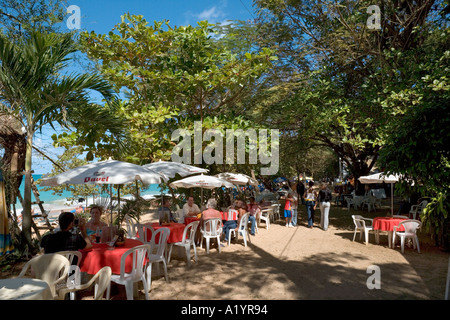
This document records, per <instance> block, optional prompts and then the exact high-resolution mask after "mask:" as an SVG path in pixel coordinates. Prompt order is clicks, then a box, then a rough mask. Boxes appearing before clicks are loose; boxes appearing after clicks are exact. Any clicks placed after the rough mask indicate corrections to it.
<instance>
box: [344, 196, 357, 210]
mask: <svg viewBox="0 0 450 320" xmlns="http://www.w3.org/2000/svg"><path fill="white" fill-rule="evenodd" d="M345 202H347V210H348V211H350V207H351V206H353V208H354V209H355V210H356V206H355V202H354V201H353V198H352V197H345Z"/></svg>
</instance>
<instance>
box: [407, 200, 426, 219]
mask: <svg viewBox="0 0 450 320" xmlns="http://www.w3.org/2000/svg"><path fill="white" fill-rule="evenodd" d="M427 204H428V201H427V200H423V201H422V202H421V203H419V204H415V205H412V206H411V209H410V210H409V218H410V219H414V220H418V219H419V218H420V215H421V214H422V211H423V209H425V207H426V206H427Z"/></svg>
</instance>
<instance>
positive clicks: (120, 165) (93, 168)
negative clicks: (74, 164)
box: [40, 160, 169, 224]
mask: <svg viewBox="0 0 450 320" xmlns="http://www.w3.org/2000/svg"><path fill="white" fill-rule="evenodd" d="M168 180H169V179H168V177H167V176H165V175H164V174H162V173H158V172H155V171H153V170H151V169H148V168H144V167H143V166H140V165H137V164H133V163H129V162H124V161H118V160H106V161H99V162H95V163H89V164H86V165H84V166H81V167H78V168H74V169H71V170H68V171H66V172H63V173H60V174H58V175H56V176H53V177H46V178H43V179H42V182H41V183H40V186H41V187H43V186H48V187H53V186H59V185H63V184H80V185H83V184H89V185H93V184H94V185H103V184H104V185H110V186H112V185H113V184H116V185H119V186H120V185H122V184H127V183H132V182H136V181H141V182H142V183H143V184H145V185H148V184H159V183H161V182H163V181H164V182H167V181H168ZM119 198H120V197H119ZM119 203H120V199H119ZM111 207H112V201H111ZM111 209H112V208H111ZM111 224H112V210H111Z"/></svg>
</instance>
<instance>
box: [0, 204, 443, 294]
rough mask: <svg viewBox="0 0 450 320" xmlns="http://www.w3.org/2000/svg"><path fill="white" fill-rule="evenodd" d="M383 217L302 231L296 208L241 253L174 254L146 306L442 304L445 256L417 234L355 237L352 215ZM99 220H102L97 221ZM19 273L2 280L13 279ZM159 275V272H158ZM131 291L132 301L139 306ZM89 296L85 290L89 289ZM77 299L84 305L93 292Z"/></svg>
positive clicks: (236, 245)
mask: <svg viewBox="0 0 450 320" xmlns="http://www.w3.org/2000/svg"><path fill="white" fill-rule="evenodd" d="M386 204H387V205H385V206H384V210H378V211H376V212H371V213H368V212H367V211H355V210H350V212H349V211H347V208H343V207H336V206H334V205H332V208H331V212H330V226H329V228H328V230H327V231H323V230H322V229H321V228H320V227H319V222H320V214H319V211H318V210H316V219H315V226H314V228H313V229H309V228H307V223H306V213H305V210H304V208H303V207H302V208H300V214H299V221H298V224H299V225H298V226H296V227H292V228H288V227H286V226H285V223H284V221H283V220H281V219H280V220H278V221H274V222H273V223H272V224H271V225H270V229H269V230H266V228H265V225H264V223H261V224H260V226H259V229H258V233H257V234H256V235H255V236H251V238H250V240H251V242H250V243H248V246H247V247H245V246H244V243H243V239H242V237H240V238H239V239H238V241H237V242H236V241H232V242H231V245H230V246H228V245H225V247H222V248H221V252H220V253H219V252H218V250H217V246H216V245H215V243H214V242H212V245H211V250H210V253H209V254H206V252H205V247H203V249H200V248H198V250H197V251H198V261H197V262H194V261H192V264H191V267H187V264H186V258H185V255H184V253H183V252H182V251H181V250H179V249H177V248H175V247H174V250H173V252H172V259H171V260H170V263H169V265H168V272H169V282H166V281H165V279H164V277H163V276H162V274H159V273H157V272H156V270H157V268H153V269H154V270H155V271H154V273H153V276H152V290H151V292H150V299H151V300H442V299H444V294H445V282H446V277H447V268H448V263H449V253H448V252H443V251H441V250H440V249H439V248H438V247H436V246H435V245H434V241H433V240H432V239H431V238H430V237H429V235H428V234H427V233H426V232H425V231H424V230H422V231H420V232H419V240H420V250H421V253H418V252H417V250H414V249H413V248H412V247H409V246H406V247H405V252H404V253H401V250H400V246H399V244H397V245H396V247H395V248H389V247H388V243H387V234H381V236H380V243H379V244H376V243H375V237H374V234H373V233H370V235H369V244H368V245H366V244H364V242H363V240H360V239H359V234H357V235H356V239H355V241H352V239H353V234H354V231H353V230H354V226H353V221H352V218H351V215H352V214H362V215H364V216H366V217H372V218H373V217H375V216H384V215H386V213H387V212H388V208H389V205H388V201H386ZM104 218H105V216H104ZM140 221H141V223H147V222H156V221H157V218H156V215H155V209H152V210H150V211H147V213H145V214H143V215H142V216H141V219H140ZM374 268H375V269H376V268H378V270H379V276H380V287H379V288H371V287H373V281H372V280H371V276H373V275H374V271H373V270H375V269H374ZM20 269H21V265H16V266H13V267H12V268H11V270H10V271H9V272H8V273H2V277H11V276H13V275H17V274H18V273H19V272H20ZM160 270H162V267H161V268H160ZM140 289H141V290H140V291H138V295H137V296H136V298H135V299H139V300H144V299H145V297H144V293H143V291H142V288H140ZM92 290H93V289H92ZM92 290H87V291H84V292H83V293H81V294H80V295H79V296H78V297H79V299H82V300H92V298H93V291H92ZM111 299H112V300H124V299H126V295H125V289H124V287H123V286H119V285H116V284H112V287H111Z"/></svg>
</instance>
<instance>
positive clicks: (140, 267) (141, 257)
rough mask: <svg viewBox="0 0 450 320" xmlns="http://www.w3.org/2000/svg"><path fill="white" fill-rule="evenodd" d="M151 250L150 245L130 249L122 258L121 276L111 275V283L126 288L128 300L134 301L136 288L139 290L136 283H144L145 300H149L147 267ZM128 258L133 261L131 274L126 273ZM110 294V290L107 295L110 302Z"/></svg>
mask: <svg viewBox="0 0 450 320" xmlns="http://www.w3.org/2000/svg"><path fill="white" fill-rule="evenodd" d="M150 250H151V248H150V245H149V244H143V245H140V246H136V247H133V248H130V249H128V250H127V251H126V252H125V253H124V254H122V257H121V258H120V275H116V274H113V275H111V281H113V282H115V283H117V284H120V285H124V286H125V291H126V294H127V300H133V295H134V292H135V290H134V288H136V289H137V287H135V285H134V283H135V282H142V285H143V286H144V293H145V299H146V300H149V295H148V289H147V281H146V279H145V268H146V266H147V262H146V258H147V256H148V255H149V253H150ZM127 258H128V259H130V258H131V259H132V268H131V272H130V273H126V272H125V261H126V259H127ZM109 294H110V290H108V291H107V293H106V300H109Z"/></svg>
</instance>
